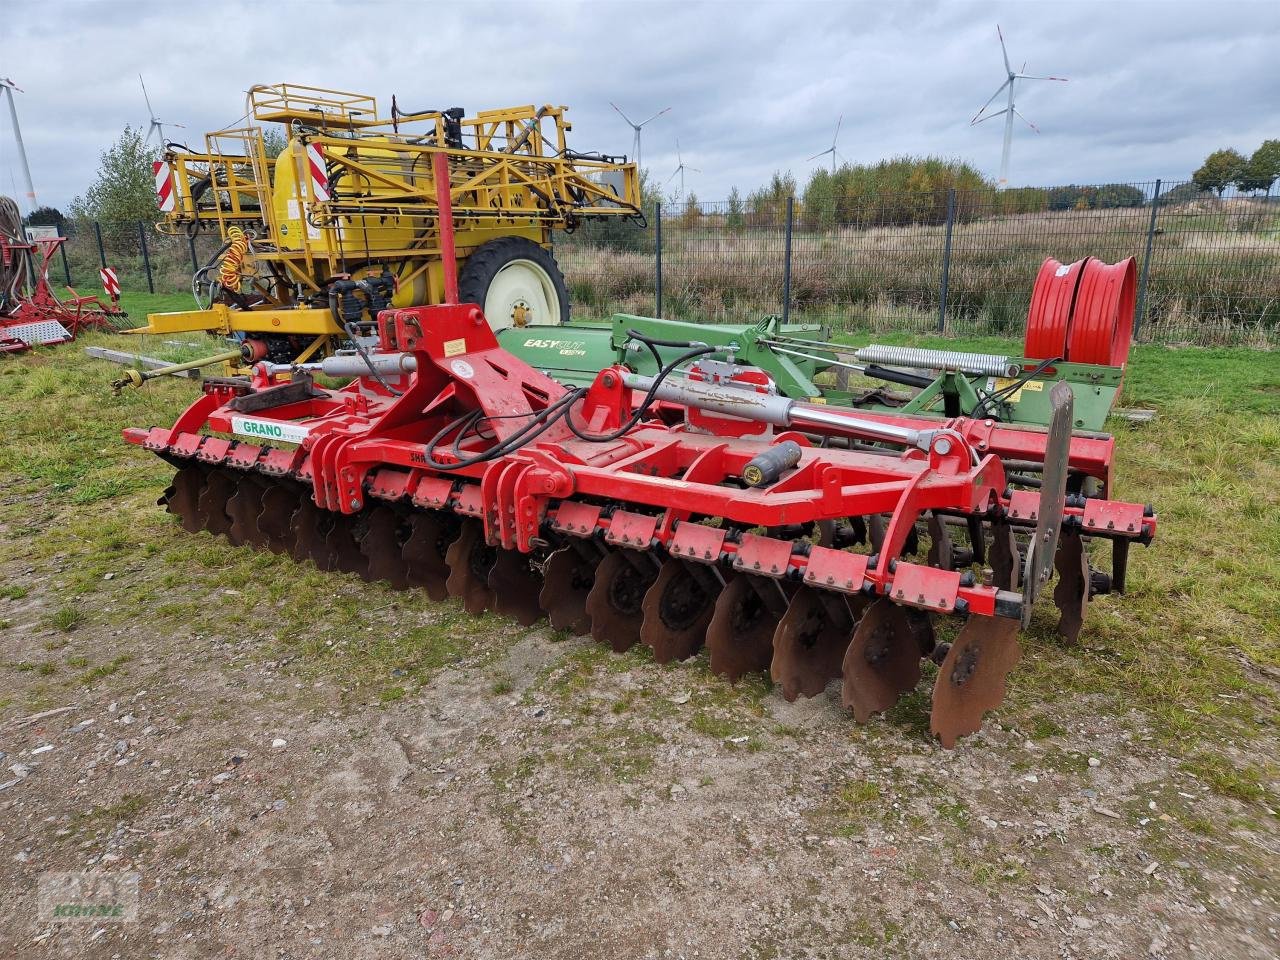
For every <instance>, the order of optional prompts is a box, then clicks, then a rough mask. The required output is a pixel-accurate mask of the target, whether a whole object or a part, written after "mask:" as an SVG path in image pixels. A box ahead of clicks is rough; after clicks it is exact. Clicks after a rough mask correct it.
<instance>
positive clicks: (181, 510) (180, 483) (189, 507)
mask: <svg viewBox="0 0 1280 960" xmlns="http://www.w3.org/2000/svg"><path fill="white" fill-rule="evenodd" d="M204 482H205V471H204V468H202V467H196V466H189V467H183V468H182V469H181V470H179V471H178V472H177V473H176V474H174V476H173V484H172V485H171V486H170V487H169V488H168V489H167V490H165V492H164V497H163V501H164V505H165V509H166V510H167V511H168V512H169V513H172V514H173V515H174V516H176V517H177V518H178V520H179V521H180V522H181V523H182V529H183V530H185V531H187V533H197V532H199V531H200V530H202V529H204V520H203V519H202V518H201V516H200V507H199V503H200V492H201V490H202V489H203V488H204Z"/></svg>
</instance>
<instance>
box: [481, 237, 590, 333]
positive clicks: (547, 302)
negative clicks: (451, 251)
mask: <svg viewBox="0 0 1280 960" xmlns="http://www.w3.org/2000/svg"><path fill="white" fill-rule="evenodd" d="M458 299H459V300H461V301H462V302H463V303H476V304H479V305H480V308H481V309H482V310H483V311H484V315H485V319H487V320H488V321H489V326H490V327H492V328H493V330H494V332H497V331H499V330H505V329H507V328H508V327H527V326H548V325H555V324H562V323H568V322H569V291H568V289H567V288H566V287H565V283H564V274H562V273H561V272H560V267H559V266H558V265H557V264H556V260H555V257H553V256H552V255H551V254H550V253H549V252H548V251H547V250H545V249H543V248H542V247H541V246H539V245H538V244H536V243H534V242H533V241H532V240H527V239H525V238H524V237H499V238H498V239H497V240H490V241H489V242H488V243H486V244H484V245H483V246H481V247H480V248H479V249H477V250H476V251H475V253H473V254H471V256H469V257H467V260H466V263H464V264H463V266H462V269H461V270H460V271H459V273H458Z"/></svg>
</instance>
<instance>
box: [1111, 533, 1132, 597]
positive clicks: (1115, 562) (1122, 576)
mask: <svg viewBox="0 0 1280 960" xmlns="http://www.w3.org/2000/svg"><path fill="white" fill-rule="evenodd" d="M1128 574H1129V541H1128V540H1112V541H1111V589H1112V590H1114V591H1115V592H1116V593H1124V585H1125V580H1126V578H1127V577H1128Z"/></svg>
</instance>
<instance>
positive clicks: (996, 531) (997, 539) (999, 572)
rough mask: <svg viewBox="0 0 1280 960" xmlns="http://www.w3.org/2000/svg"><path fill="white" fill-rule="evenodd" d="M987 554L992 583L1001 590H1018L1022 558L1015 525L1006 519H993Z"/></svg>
mask: <svg viewBox="0 0 1280 960" xmlns="http://www.w3.org/2000/svg"><path fill="white" fill-rule="evenodd" d="M987 556H988V558H989V559H990V561H991V585H992V586H994V587H996V588H997V589H999V590H1017V589H1018V573H1019V571H1020V570H1021V568H1022V558H1021V557H1020V556H1019V554H1018V541H1017V538H1016V537H1014V535H1013V527H1011V526H1010V525H1009V524H1007V523H1005V522H1004V520H992V521H991V550H990V551H989V552H988V554H987Z"/></svg>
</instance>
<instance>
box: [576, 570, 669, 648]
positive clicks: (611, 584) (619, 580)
mask: <svg viewBox="0 0 1280 960" xmlns="http://www.w3.org/2000/svg"><path fill="white" fill-rule="evenodd" d="M633 559H634V560H647V558H642V557H636V558H630V557H628V556H627V555H626V551H625V550H612V551H610V552H609V553H607V554H605V558H604V560H602V561H601V562H600V566H598V567H596V576H595V581H594V582H593V583H592V584H591V592H590V593H588V594H587V615H588V616H589V617H590V618H591V637H592V639H593V640H595V641H596V642H597V643H607V644H608V645H609V646H611V647H612V648H613V649H614V650H616V651H618V652H619V653H621V652H622V651H623V650H629V649H630V648H631V647H633V646H635V644H636V643H638V642H639V641H640V615H641V606H642V604H643V603H644V598H645V594H646V591H648V589H649V585H650V584H651V583H653V581H654V578H655V577H656V576H657V571H656V570H655V571H652V572H648V571H647V569H646V563H643V562H642V563H635V562H633Z"/></svg>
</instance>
